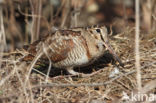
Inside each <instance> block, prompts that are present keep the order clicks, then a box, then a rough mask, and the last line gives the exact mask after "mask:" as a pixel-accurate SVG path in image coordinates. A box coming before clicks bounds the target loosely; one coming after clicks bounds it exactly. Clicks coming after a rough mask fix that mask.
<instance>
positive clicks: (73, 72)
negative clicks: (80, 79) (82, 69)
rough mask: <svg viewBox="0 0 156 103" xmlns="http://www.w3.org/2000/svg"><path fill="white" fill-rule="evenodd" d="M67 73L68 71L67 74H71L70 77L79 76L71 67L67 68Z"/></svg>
mask: <svg viewBox="0 0 156 103" xmlns="http://www.w3.org/2000/svg"><path fill="white" fill-rule="evenodd" d="M67 71H68V73H69V74H72V75H80V74H81V73H78V72H75V71H74V70H73V67H69V68H67Z"/></svg>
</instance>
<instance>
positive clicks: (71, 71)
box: [67, 67, 94, 77]
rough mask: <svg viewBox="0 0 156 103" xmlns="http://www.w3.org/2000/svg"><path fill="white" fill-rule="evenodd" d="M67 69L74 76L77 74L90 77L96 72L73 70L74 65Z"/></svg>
mask: <svg viewBox="0 0 156 103" xmlns="http://www.w3.org/2000/svg"><path fill="white" fill-rule="evenodd" d="M67 71H68V73H70V74H72V75H73V76H75V75H77V76H79V77H89V76H92V75H94V73H93V74H84V73H79V72H76V71H74V70H73V67H69V68H67Z"/></svg>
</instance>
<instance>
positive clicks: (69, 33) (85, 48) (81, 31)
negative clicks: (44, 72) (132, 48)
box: [28, 26, 122, 75]
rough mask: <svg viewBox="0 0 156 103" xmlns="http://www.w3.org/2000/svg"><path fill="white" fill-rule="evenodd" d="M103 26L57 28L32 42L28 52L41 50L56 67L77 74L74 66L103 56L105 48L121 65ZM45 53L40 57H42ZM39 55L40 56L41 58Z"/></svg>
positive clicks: (33, 53)
mask: <svg viewBox="0 0 156 103" xmlns="http://www.w3.org/2000/svg"><path fill="white" fill-rule="evenodd" d="M107 34H108V33H107V29H106V27H105V26H91V27H86V28H81V27H77V28H72V29H67V30H66V29H62V30H57V31H56V32H55V33H52V34H49V35H48V36H47V37H45V38H43V39H41V40H38V41H36V42H34V43H32V44H31V45H30V46H29V48H28V52H29V54H30V55H33V56H35V55H36V54H37V52H39V51H42V52H43V53H44V54H47V56H48V58H50V60H51V63H52V65H53V66H54V67H56V68H64V69H66V70H67V71H68V72H69V73H70V74H73V75H78V74H79V73H78V72H75V71H74V70H73V68H74V67H78V66H84V65H87V64H90V63H92V62H93V61H95V60H97V59H98V58H99V57H101V56H103V54H104V52H105V51H106V50H109V52H110V53H111V54H112V55H113V56H114V58H115V60H117V61H118V62H119V64H121V65H122V63H121V61H120V60H119V58H118V57H117V56H116V54H115V52H114V51H113V50H112V48H111V47H110V45H109V44H108V37H107ZM44 56H45V55H43V56H42V57H43V58H44ZM42 57H41V58H42Z"/></svg>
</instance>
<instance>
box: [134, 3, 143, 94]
mask: <svg viewBox="0 0 156 103" xmlns="http://www.w3.org/2000/svg"><path fill="white" fill-rule="evenodd" d="M139 13H140V11H139V0H135V20H136V23H135V28H136V29H135V60H136V62H135V67H136V69H137V77H136V79H137V85H138V90H139V91H141V88H142V84H141V71H140V52H139V34H140V29H139V27H140V14H139Z"/></svg>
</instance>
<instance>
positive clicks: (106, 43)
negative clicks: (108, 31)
mask: <svg viewBox="0 0 156 103" xmlns="http://www.w3.org/2000/svg"><path fill="white" fill-rule="evenodd" d="M104 46H105V47H106V49H108V50H109V52H110V53H111V54H112V55H113V57H114V59H115V60H116V61H118V62H119V65H120V66H122V67H124V64H123V63H122V62H121V60H120V59H119V57H118V56H117V55H116V53H115V52H114V51H113V49H112V47H111V46H110V45H109V43H108V42H104Z"/></svg>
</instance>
